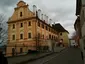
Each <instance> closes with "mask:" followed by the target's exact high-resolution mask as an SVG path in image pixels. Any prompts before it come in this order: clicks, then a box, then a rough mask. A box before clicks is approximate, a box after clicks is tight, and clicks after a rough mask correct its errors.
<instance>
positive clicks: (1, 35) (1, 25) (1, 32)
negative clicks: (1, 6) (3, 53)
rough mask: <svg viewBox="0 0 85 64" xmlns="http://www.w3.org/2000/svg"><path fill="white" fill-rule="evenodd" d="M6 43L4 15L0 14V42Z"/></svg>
mask: <svg viewBox="0 0 85 64" xmlns="http://www.w3.org/2000/svg"><path fill="white" fill-rule="evenodd" d="M6 43H7V23H6V19H5V16H4V15H3V14H0V44H1V45H5V44H6Z"/></svg>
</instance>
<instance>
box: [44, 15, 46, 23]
mask: <svg viewBox="0 0 85 64" xmlns="http://www.w3.org/2000/svg"><path fill="white" fill-rule="evenodd" d="M44 20H45V22H46V14H45V15H44Z"/></svg>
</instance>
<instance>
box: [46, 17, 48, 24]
mask: <svg viewBox="0 0 85 64" xmlns="http://www.w3.org/2000/svg"><path fill="white" fill-rule="evenodd" d="M46 22H47V24H48V16H46Z"/></svg>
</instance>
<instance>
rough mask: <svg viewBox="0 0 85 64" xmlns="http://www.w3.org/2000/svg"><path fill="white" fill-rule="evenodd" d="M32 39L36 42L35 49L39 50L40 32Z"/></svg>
mask: <svg viewBox="0 0 85 64" xmlns="http://www.w3.org/2000/svg"><path fill="white" fill-rule="evenodd" d="M33 39H34V41H35V42H36V50H37V51H39V50H40V41H41V38H40V33H38V34H37V35H36V36H35V37H34V38H33Z"/></svg>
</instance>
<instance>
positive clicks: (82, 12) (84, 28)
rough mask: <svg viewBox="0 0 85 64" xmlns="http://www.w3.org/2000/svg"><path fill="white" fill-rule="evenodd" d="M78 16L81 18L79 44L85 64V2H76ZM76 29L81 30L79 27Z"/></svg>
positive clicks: (82, 0)
mask: <svg viewBox="0 0 85 64" xmlns="http://www.w3.org/2000/svg"><path fill="white" fill-rule="evenodd" d="M76 16H77V17H80V35H79V37H80V38H79V42H80V49H81V54H82V59H84V64H85V0H76ZM77 23H78V22H77ZM77 23H76V25H77ZM76 28H77V29H79V27H78V26H77V27H76ZM76 31H77V30H76Z"/></svg>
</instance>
